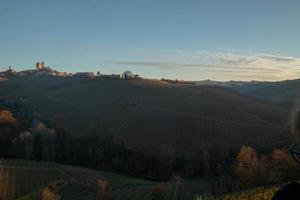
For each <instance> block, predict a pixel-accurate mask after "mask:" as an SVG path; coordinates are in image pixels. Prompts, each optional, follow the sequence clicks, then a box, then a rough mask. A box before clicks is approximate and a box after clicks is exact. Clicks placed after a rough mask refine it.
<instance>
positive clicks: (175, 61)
mask: <svg viewBox="0 0 300 200" xmlns="http://www.w3.org/2000/svg"><path fill="white" fill-rule="evenodd" d="M142 59H143V61H141V60H138V61H115V62H113V63H115V64H119V65H129V66H143V67H155V68H163V69H188V70H191V71H194V72H195V73H198V72H213V73H216V74H218V76H220V75H222V76H223V77H228V78H229V79H232V80H236V79H238V78H244V79H246V80H284V79H292V78H297V77H299V76H300V70H299V66H300V58H297V57H289V56H279V55H272V54H266V53H259V54H238V53H234V52H194V53H188V54H187V53H184V52H180V53H177V54H175V55H173V56H172V54H163V55H161V54H159V53H157V56H156V59H155V57H154V56H153V54H152V56H151V60H150V61H149V60H148V61H147V58H142Z"/></svg>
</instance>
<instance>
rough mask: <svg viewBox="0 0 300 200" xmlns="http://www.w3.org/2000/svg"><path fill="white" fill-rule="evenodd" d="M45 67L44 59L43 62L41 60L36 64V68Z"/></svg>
mask: <svg viewBox="0 0 300 200" xmlns="http://www.w3.org/2000/svg"><path fill="white" fill-rule="evenodd" d="M44 67H45V65H44V61H42V62H41V63H40V62H37V63H36V66H35V69H36V70H43V69H44Z"/></svg>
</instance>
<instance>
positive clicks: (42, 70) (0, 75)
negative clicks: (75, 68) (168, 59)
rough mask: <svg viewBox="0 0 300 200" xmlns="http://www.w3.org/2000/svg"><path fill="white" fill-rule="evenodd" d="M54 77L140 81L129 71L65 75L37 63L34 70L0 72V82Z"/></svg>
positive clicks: (42, 63)
mask: <svg viewBox="0 0 300 200" xmlns="http://www.w3.org/2000/svg"><path fill="white" fill-rule="evenodd" d="M42 75H48V76H56V77H71V76H72V77H82V78H88V79H94V78H96V77H105V78H112V79H141V77H140V76H139V75H137V74H134V73H132V72H131V71H125V72H123V73H122V74H101V73H100V72H99V71H98V72H97V73H96V74H95V73H94V72H76V73H67V72H60V71H57V70H54V69H52V68H51V67H50V66H46V65H45V62H44V61H42V62H37V63H36V65H35V69H30V70H23V71H16V70H15V69H13V68H12V67H11V66H9V67H8V69H7V70H4V71H2V72H0V80H1V79H2V80H4V79H5V78H8V77H10V76H42Z"/></svg>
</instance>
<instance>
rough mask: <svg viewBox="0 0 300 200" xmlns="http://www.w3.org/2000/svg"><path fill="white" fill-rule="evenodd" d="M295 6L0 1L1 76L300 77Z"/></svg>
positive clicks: (159, 0)
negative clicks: (13, 72)
mask: <svg viewBox="0 0 300 200" xmlns="http://www.w3.org/2000/svg"><path fill="white" fill-rule="evenodd" d="M299 10H300V1H298V0H280V1H279V0H247V1H246V0H235V1H234V0H126V1H125V0H119V1H118V0H107V1H106V0H51V1H44V0H26V1H25V0H23V1H22V0H0V70H4V69H6V68H8V66H9V65H11V66H13V67H14V68H15V69H17V70H24V69H32V68H34V67H35V63H36V62H37V61H42V60H43V61H45V63H46V65H49V66H51V67H52V68H54V69H57V70H60V71H67V72H79V71H80V72H81V71H94V72H96V71H100V72H101V73H104V74H111V73H122V72H123V71H125V70H131V71H133V72H134V73H136V74H140V75H141V76H142V77H146V78H157V79H160V78H170V79H184V80H206V79H211V80H219V81H226V80H245V81H249V80H268V81H277V80H285V79H295V78H299V77H300V12H299Z"/></svg>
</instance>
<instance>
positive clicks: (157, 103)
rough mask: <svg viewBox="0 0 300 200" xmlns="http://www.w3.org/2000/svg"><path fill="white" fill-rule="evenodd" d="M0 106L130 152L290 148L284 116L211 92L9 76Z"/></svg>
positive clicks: (0, 86)
mask: <svg viewBox="0 0 300 200" xmlns="http://www.w3.org/2000/svg"><path fill="white" fill-rule="evenodd" d="M0 99H14V100H17V101H18V102H21V104H22V105H26V106H29V107H30V108H31V110H32V111H33V115H34V116H35V117H37V118H40V119H43V120H48V121H53V119H54V116H55V115H57V114H59V113H63V114H64V116H65V127H66V128H67V129H69V130H70V131H71V132H72V133H73V134H77V135H78V134H90V133H97V134H103V133H112V134H114V135H115V136H116V138H118V139H119V140H120V141H122V142H125V143H126V144H127V145H128V146H129V147H131V148H133V149H137V150H142V151H152V150H153V149H156V147H159V146H161V145H171V146H172V147H173V148H174V149H175V150H178V151H192V152H198V151H202V150H205V149H208V148H215V147H222V148H218V149H223V148H225V149H230V148H234V149H238V148H240V146H241V145H242V144H246V145H251V146H253V147H256V148H273V147H274V145H283V144H287V143H288V142H289V139H288V138H289V136H288V128H287V121H288V117H289V113H288V112H287V111H286V110H284V109H280V108H277V107H274V106H271V105H269V104H266V103H262V102H261V101H259V100H257V99H255V98H252V97H249V96H246V95H243V94H240V93H238V92H235V91H233V90H230V89H226V88H223V87H217V86H205V85H203V86H194V85H180V84H168V83H165V82H161V81H157V80H120V79H103V78H97V79H95V80H89V79H84V78H75V77H69V78H59V77H52V76H35V77H11V78H9V80H7V81H4V82H1V83H0Z"/></svg>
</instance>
